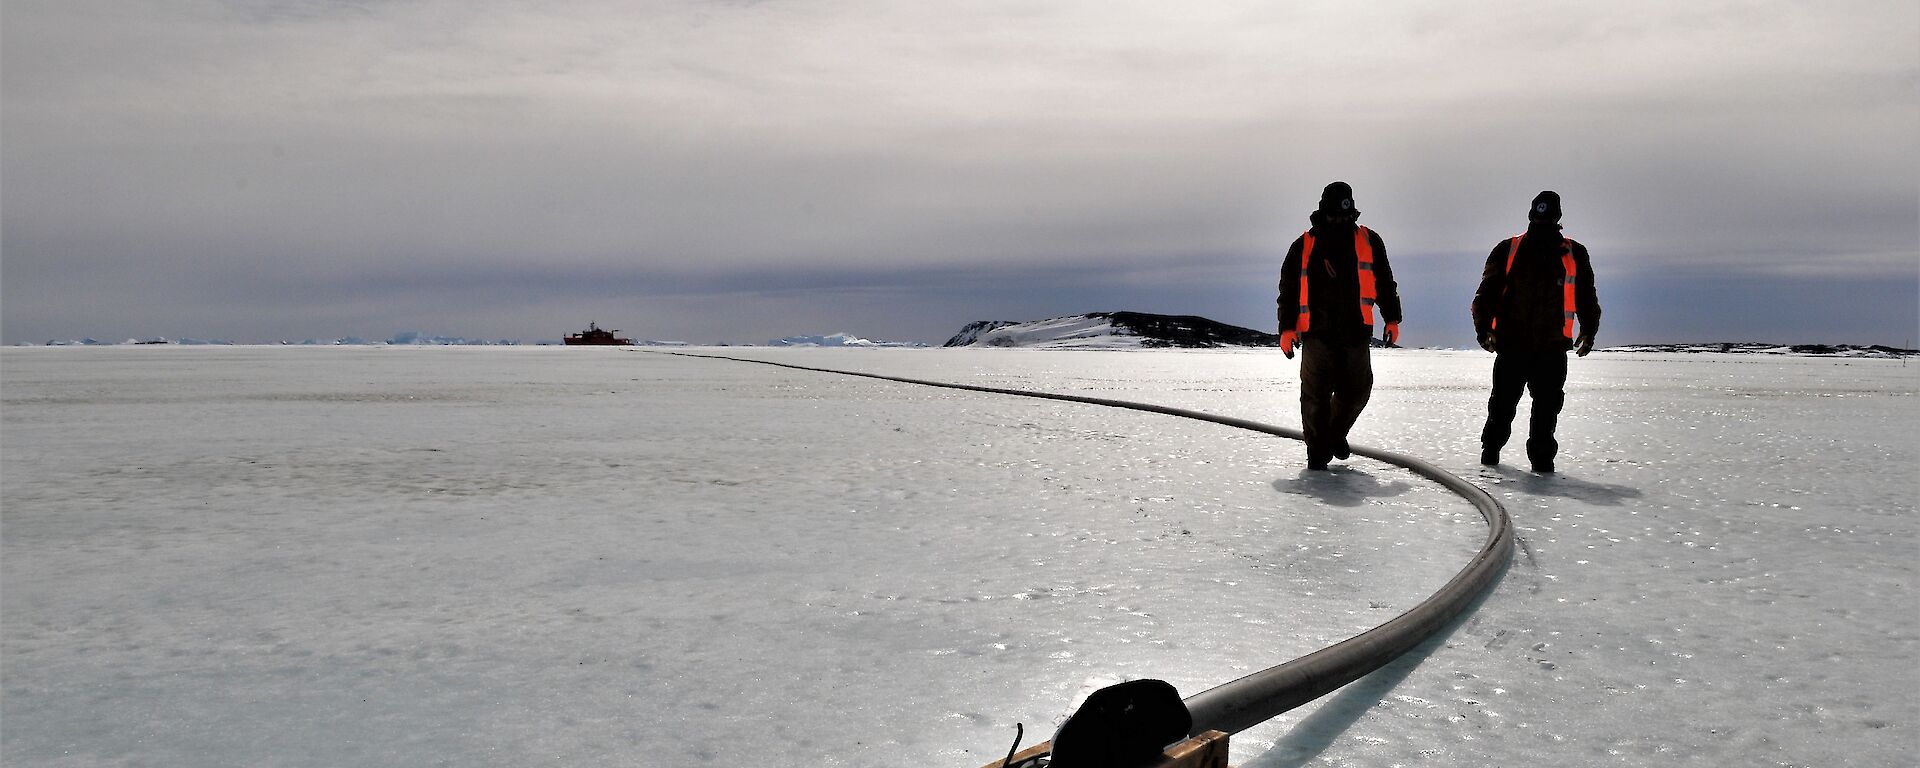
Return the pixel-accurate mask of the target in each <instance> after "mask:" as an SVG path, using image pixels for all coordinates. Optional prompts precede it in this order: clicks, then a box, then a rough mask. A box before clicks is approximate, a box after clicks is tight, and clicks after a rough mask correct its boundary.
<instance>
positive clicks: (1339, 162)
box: [0, 0, 1920, 346]
mask: <svg viewBox="0 0 1920 768" xmlns="http://www.w3.org/2000/svg"><path fill="white" fill-rule="evenodd" d="M1917 136H1920V6H1916V5H1915V4H1914V3H1912V2H1910V1H1909V0H1895V1H1894V2H1823V3H1807V2H1799V3H1785V2H1782V3H1771V2H1739V3H1724V2H1697V3H1685V4H1672V3H1666V2H1638V1H1634V2H1620V3H1608V4H1592V3H1561V2H1545V3H1526V4H1517V3H1516V4H1505V3H1488V2H1472V3H1449V4H1444V5H1438V6H1436V5H1435V4H1430V3H1417V2H1380V3H1369V4H1365V5H1363V6H1356V5H1354V4H1348V3H1287V4H1273V3H1257V2H1246V3H1239V2H1218V3H1204V4H1197V5H1195V7H1186V8H1180V9H1177V10H1176V9H1174V8H1172V7H1169V6H1165V5H1164V4H1136V3H1112V2H1051V3H1037V2H964V3H889V2H857V1H850V2H831V1H822V2H626V1H621V2H597V1H595V0H583V1H582V2H569V3H551V4H543V3H531V2H522V1H511V2H510V1H508V0H444V1H443V0H418V1H412V0H395V1H393V2H377V1H371V0H369V1H367V2H336V1H334V0H327V1H325V2H322V1H321V0H311V1H301V2H293V1H285V2H269V1H266V0H256V1H249V0H221V1H219V2H214V1H212V0H204V1H203V0H168V1H167V2H140V1H138V0H111V1H110V2H99V1H96V0H49V1H44V2H43V1H40V0H6V2H5V3H4V6H0V339H3V340H4V341H5V342H6V343H10V344H11V343H40V342H44V341H47V340H52V339H72V338H81V337H93V338H98V339H102V340H118V339H122V338H128V337H134V336H142V337H145V336H164V337H170V338H180V337H189V338H220V339H230V340H234V341H239V342H266V341H277V340H301V339H308V338H337V337H343V336H360V337H365V338H386V337H388V336H390V335H393V334H395V333H398V332H403V331H419V332H426V333H432V334H440V335H460V336H468V337H478V338H501V339H521V340H537V339H557V338H559V337H560V336H562V335H564V334H565V333H567V332H570V331H575V330H579V329H580V328H583V327H585V326H586V324H587V323H588V322H589V321H595V322H598V323H599V324H600V325H602V326H603V327H610V328H618V329H622V330H623V331H625V333H626V335H631V336H636V337H640V338H648V339H661V340H681V341H691V342H696V343H716V342H728V343H757V342H764V341H766V340H768V339H772V338H779V337H784V336H789V335H795V334H824V333H835V332H846V333H852V334H855V335H858V336H863V337H866V338H873V339H884V340H901V341H927V342H931V343H935V344H938V343H940V342H941V341H944V340H945V339H946V338H947V337H948V336H950V335H952V334H953V333H954V332H955V331H957V330H959V328H960V327H961V326H963V325H965V324H966V323H968V322H972V321H975V320H1035V319H1042V318H1047V317H1056V316H1062V315H1070V314H1077V313H1082V312H1093V311H1114V310H1133V311H1142V312H1162V313H1169V314H1195V315H1202V316H1206V317H1210V318H1213V319H1216V320H1220V321H1223V322H1229V323H1233V324H1236V325H1244V326H1247V327H1252V328H1258V329H1262V330H1273V326H1274V300H1275V296H1276V291H1275V283H1276V282H1277V278H1278V272H1279V263H1280V259H1281V257H1282V256H1283V255H1284V253H1285V250H1286V247H1287V245H1288V243H1289V242H1291V240H1292V239H1293V238H1294V237H1296V236H1297V235H1298V234H1299V233H1300V231H1301V230H1303V229H1304V228H1305V227H1306V224H1307V222H1306V217H1307V214H1308V212H1309V211H1310V210H1311V209H1312V207H1313V205H1314V203H1315V201H1316V200H1317V199H1318V196H1319V191H1320V189H1321V187H1323V186H1324V185H1325V184H1326V183H1328V182H1330V181H1334V180H1342V181H1347V182H1349V183H1351V184H1352V185H1353V187H1354V189H1355V201H1356V203H1357V206H1358V207H1359V208H1360V209H1361V210H1362V211H1363V215H1362V217H1361V223H1363V224H1366V225H1368V226H1371V227H1373V228H1374V229H1375V230H1376V231H1378V232H1380V234H1381V236H1382V237H1383V239H1384V240H1385V242H1386V245H1387V251H1388V255H1389V257H1390V259H1391V261H1392V263H1393V266H1394V268H1395V272H1396V274H1397V276H1398V277H1399V279H1400V284H1401V286H1400V288H1401V296H1402V299H1403V302H1404V303H1405V305H1406V313H1407V319H1406V322H1405V323H1404V325H1403V328H1402V331H1403V342H1404V343H1407V344H1411V345H1416V346H1421V345H1430V346H1465V345H1469V344H1471V343H1472V326H1471V323H1470V321H1469V319H1468V315H1467V306H1468V302H1469V300H1470V299H1471V294H1472V292H1473V288H1474V285H1475V283H1476V281H1477V278H1478V275H1479V271H1480V268H1481V265H1482V264H1483V262H1484V260H1485V259H1486V257H1487V253H1488V251H1489V250H1491V248H1492V247H1493V245H1494V243H1495V242H1497V241H1499V240H1500V239H1502V238H1504V237H1507V236H1510V235H1512V234H1514V233H1516V232H1518V231H1520V230H1521V229H1523V228H1524V226H1525V209H1526V206H1527V203H1528V201H1529V200H1530V199H1531V198H1532V197H1533V195H1534V194H1535V193H1536V192H1538V191H1540V190H1542V189H1552V190H1555V191H1558V192H1560V193H1561V195H1562V196H1563V200H1564V207H1565V210H1566V215H1565V218H1564V220H1563V224H1565V226H1566V234H1567V235H1569V236H1570V237H1573V238H1574V239H1576V240H1579V241H1581V242H1582V243H1584V244H1586V245H1587V246H1588V248H1589V249H1590V251H1591V252H1592V254H1593V259H1594V269H1595V272H1596V275H1597V277H1596V280H1597V283H1598V287H1599V293H1600V298H1601V302H1602V305H1603V307H1604V308H1605V315H1604V317H1603V319H1602V321H1601V323H1602V325H1601V329H1600V334H1599V342H1600V344H1601V345H1602V346H1605V345H1608V344H1624V343H1635V342H1642V343H1644V342H1662V341H1779V342H1835V343H1862V344H1866V343H1880V344H1893V345H1902V346H1915V342H1920V139H1917V138H1916V137H1917Z"/></svg>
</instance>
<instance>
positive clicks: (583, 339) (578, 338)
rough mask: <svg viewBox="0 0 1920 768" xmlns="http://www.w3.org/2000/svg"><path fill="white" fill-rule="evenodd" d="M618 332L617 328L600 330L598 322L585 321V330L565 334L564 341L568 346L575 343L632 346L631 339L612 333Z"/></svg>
mask: <svg viewBox="0 0 1920 768" xmlns="http://www.w3.org/2000/svg"><path fill="white" fill-rule="evenodd" d="M619 332H620V331H619V330H617V329H616V330H611V331H607V330H601V328H600V326H599V324H597V323H587V329H586V330H584V331H581V332H579V333H570V334H567V338H566V339H564V341H565V342H566V345H567V346H569V347H571V346H575V345H598V346H606V347H631V346H633V339H623V338H621V337H619V336H615V335H614V334H616V333H619Z"/></svg>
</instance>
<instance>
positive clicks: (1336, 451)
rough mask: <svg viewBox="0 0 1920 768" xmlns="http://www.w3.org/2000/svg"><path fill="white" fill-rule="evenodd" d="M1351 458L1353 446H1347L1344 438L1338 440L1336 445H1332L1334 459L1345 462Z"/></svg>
mask: <svg viewBox="0 0 1920 768" xmlns="http://www.w3.org/2000/svg"><path fill="white" fill-rule="evenodd" d="M1352 456H1353V446H1351V445H1347V439H1346V438H1344V437H1343V438H1340V442H1337V443H1334V444H1333V457H1334V458H1336V459H1340V460H1343V461H1344V460H1346V459H1348V458H1351V457H1352Z"/></svg>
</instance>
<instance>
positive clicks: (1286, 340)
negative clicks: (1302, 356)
mask: <svg viewBox="0 0 1920 768" xmlns="http://www.w3.org/2000/svg"><path fill="white" fill-rule="evenodd" d="M1297 346H1300V337H1299V335H1298V334H1295V333H1294V332H1293V329H1291V328H1289V329H1287V330H1284V331H1281V332H1280V353H1281V354H1284V355H1286V356H1287V359H1288V360H1292V359H1293V348H1294V347H1297Z"/></svg>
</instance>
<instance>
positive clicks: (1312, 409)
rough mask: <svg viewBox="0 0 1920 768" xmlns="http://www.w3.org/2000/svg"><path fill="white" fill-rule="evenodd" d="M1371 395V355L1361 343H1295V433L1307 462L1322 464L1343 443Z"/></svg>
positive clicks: (1306, 341)
mask: <svg viewBox="0 0 1920 768" xmlns="http://www.w3.org/2000/svg"><path fill="white" fill-rule="evenodd" d="M1372 396H1373V357H1372V352H1371V350H1370V349H1369V348H1368V346H1367V340H1366V339H1364V338H1363V339H1358V340H1355V341H1352V342H1330V341H1323V340H1320V339H1315V338H1313V337H1312V336H1308V337H1306V338H1305V339H1302V340H1301V343H1300V431H1302V432H1305V433H1306V436H1307V460H1308V461H1310V462H1316V461H1319V462H1323V461H1326V460H1327V459H1330V458H1332V457H1333V453H1334V449H1336V448H1338V447H1340V446H1341V445H1342V444H1344V443H1345V442H1346V440H1347V432H1348V431H1350V430H1352V429H1353V423H1354V422H1355V421H1358V420H1359V419H1360V411H1362V410H1364V409H1366V407H1367V398H1369V397H1372Z"/></svg>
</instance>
